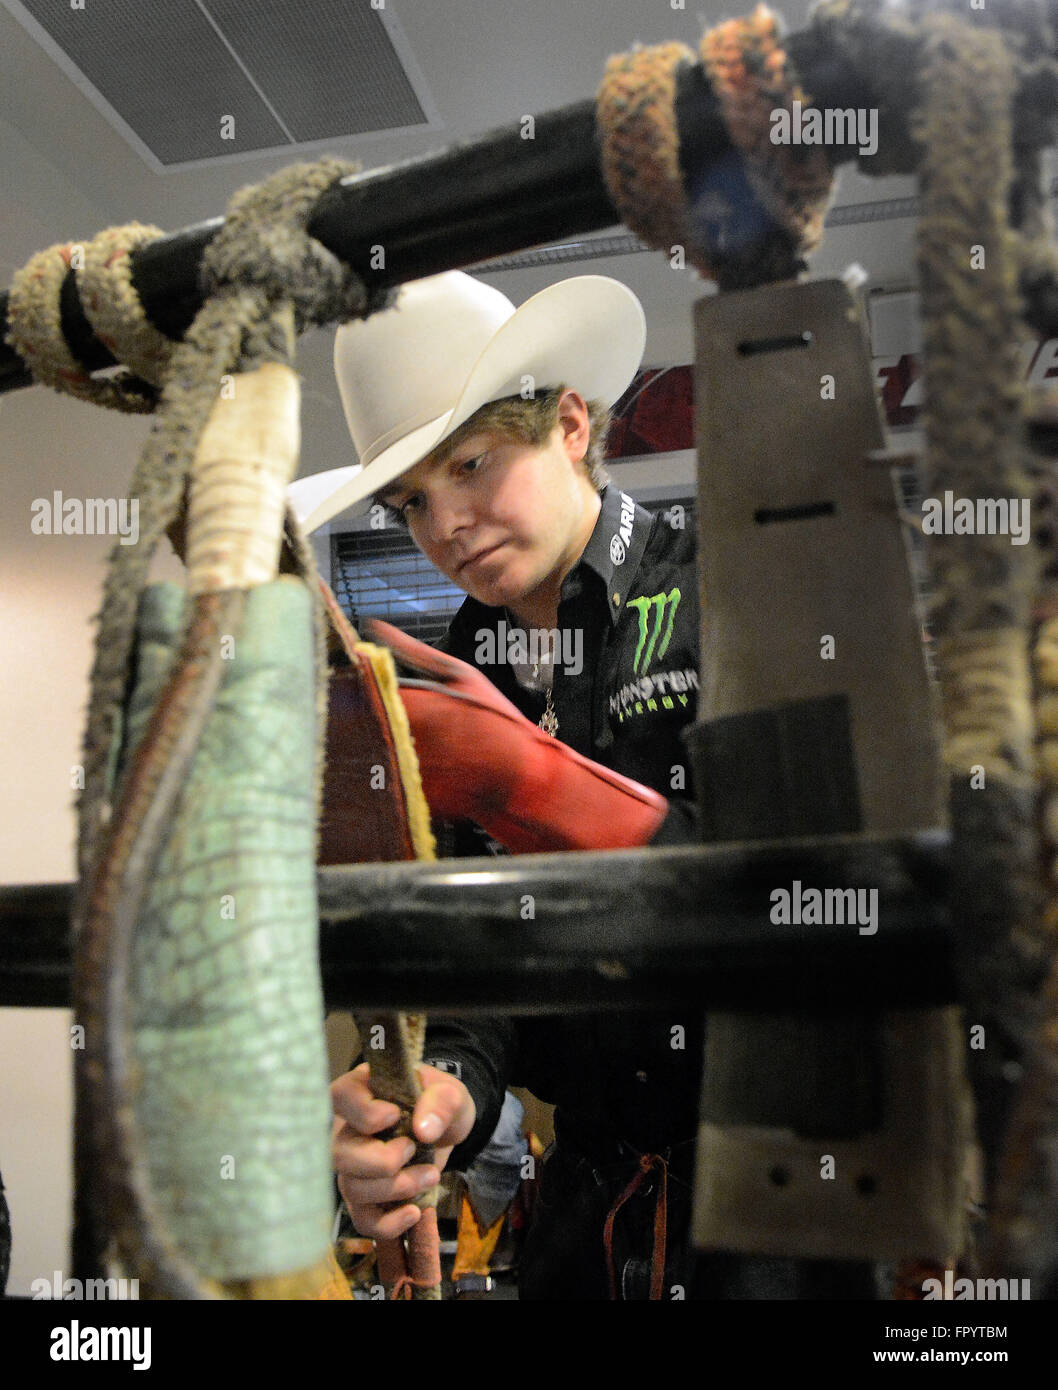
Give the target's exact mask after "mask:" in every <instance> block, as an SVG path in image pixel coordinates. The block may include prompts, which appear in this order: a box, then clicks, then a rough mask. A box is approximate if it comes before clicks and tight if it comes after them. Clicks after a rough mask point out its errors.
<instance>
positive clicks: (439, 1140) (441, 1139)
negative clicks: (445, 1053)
mask: <svg viewBox="0 0 1058 1390" xmlns="http://www.w3.org/2000/svg"><path fill="white" fill-rule="evenodd" d="M436 1074H437V1073H435V1075H436ZM474 1114H475V1111H474V1102H473V1100H472V1099H471V1096H470V1092H469V1091H468V1090H467V1088H466V1087H465V1086H464V1085H463V1083H462V1082H461V1081H456V1080H455V1079H454V1078H453V1077H451V1076H447V1075H445V1074H444V1073H441V1080H439V1081H436V1082H434V1083H432V1084H429V1085H427V1086H426V1087H424V1089H423V1093H422V1095H421V1096H420V1097H419V1099H418V1100H417V1101H416V1102H415V1112H414V1114H413V1115H412V1132H413V1133H414V1135H415V1137H416V1139H418V1140H420V1142H422V1143H423V1144H435V1145H436V1144H444V1145H450V1146H451V1145H455V1144H459V1143H462V1141H463V1140H464V1139H465V1138H466V1137H467V1135H468V1134H469V1133H470V1131H471V1129H472V1128H473V1126H474Z"/></svg>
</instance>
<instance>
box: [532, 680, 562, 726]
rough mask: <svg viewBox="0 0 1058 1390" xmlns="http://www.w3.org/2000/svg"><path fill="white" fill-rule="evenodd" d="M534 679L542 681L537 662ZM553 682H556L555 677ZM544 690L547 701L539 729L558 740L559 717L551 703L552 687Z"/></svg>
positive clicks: (546, 687)
mask: <svg viewBox="0 0 1058 1390" xmlns="http://www.w3.org/2000/svg"><path fill="white" fill-rule="evenodd" d="M533 677H534V679H536V680H539V679H540V663H539V662H537V663H536V664H535V665H534V667H533ZM552 680H554V677H553V676H552ZM544 688H545V691H546V693H547V700H546V703H545V705H544V712H543V714H542V715H541V716H540V724H539V727H540V728H541V729H543V731H544V733H545V734H550V735H551V737H552V738H558V715H557V714H556V713H555V706H554V704H553V703H552V701H551V686H550V685H548V686H545V687H544Z"/></svg>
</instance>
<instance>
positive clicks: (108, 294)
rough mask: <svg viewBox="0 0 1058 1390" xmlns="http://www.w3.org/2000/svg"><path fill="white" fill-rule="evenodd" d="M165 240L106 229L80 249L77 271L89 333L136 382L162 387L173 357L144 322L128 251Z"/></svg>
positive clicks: (155, 232)
mask: <svg viewBox="0 0 1058 1390" xmlns="http://www.w3.org/2000/svg"><path fill="white" fill-rule="evenodd" d="M161 236H164V233H163V231H162V229H161V228H160V227H147V226H144V225H143V224H142V223H139V222H129V223H126V224H125V225H124V226H122V227H106V228H104V230H103V231H101V232H99V233H98V235H96V236H94V237H93V238H92V240H91V241H90V242H89V243H88V245H87V246H86V247H85V250H84V267H83V269H80V270H77V284H78V291H79V294H80V298H81V307H82V308H83V309H84V313H85V317H86V318H87V319H88V321H89V323H90V324H91V325H92V331H93V332H94V333H95V335H96V337H97V338H98V339H99V341H100V342H101V343H103V345H104V346H105V347H107V348H108V349H109V350H110V352H111V353H112V355H113V356H114V357H116V358H117V360H118V361H119V362H124V363H125V365H126V366H128V367H130V368H131V369H132V370H133V371H134V372H135V373H136V375H137V376H138V377H142V379H143V380H144V381H149V382H150V383H151V384H152V385H153V386H161V385H162V382H163V380H164V377H165V369H166V367H167V366H168V364H169V359H170V358H171V357H172V355H173V346H174V345H173V341H172V339H171V338H167V337H166V336H165V334H164V333H160V332H159V331H158V329H157V328H155V326H154V324H153V323H151V321H150V319H148V317H147V315H146V313H145V311H144V308H143V305H142V304H141V303H140V297H139V295H138V294H137V293H136V287H135V286H134V285H133V283H132V261H131V260H130V252H132V251H135V250H136V249H137V248H138V247H141V246H147V245H149V244H150V243H151V242H152V241H157V240H158V238H159V237H161Z"/></svg>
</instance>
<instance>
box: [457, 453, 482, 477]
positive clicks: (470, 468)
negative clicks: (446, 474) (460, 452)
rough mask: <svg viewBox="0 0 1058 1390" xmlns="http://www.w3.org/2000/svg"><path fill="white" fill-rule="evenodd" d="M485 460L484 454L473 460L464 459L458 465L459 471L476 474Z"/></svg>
mask: <svg viewBox="0 0 1058 1390" xmlns="http://www.w3.org/2000/svg"><path fill="white" fill-rule="evenodd" d="M485 459H486V455H485V454H478V455H477V456H476V457H475V458H472V459H465V460H464V461H463V463H462V464H461V465H460V471H461V472H463V473H476V472H477V471H478V469H479V468H480V467H481V466H482V465H483V464H484V462H485Z"/></svg>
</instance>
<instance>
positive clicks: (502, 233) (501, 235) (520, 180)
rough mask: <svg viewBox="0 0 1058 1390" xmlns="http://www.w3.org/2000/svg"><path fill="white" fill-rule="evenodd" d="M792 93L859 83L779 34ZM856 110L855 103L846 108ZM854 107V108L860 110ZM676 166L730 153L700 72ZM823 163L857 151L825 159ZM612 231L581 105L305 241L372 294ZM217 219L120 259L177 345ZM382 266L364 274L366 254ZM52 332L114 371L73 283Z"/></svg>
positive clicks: (6, 369) (497, 141)
mask: <svg viewBox="0 0 1058 1390" xmlns="http://www.w3.org/2000/svg"><path fill="white" fill-rule="evenodd" d="M787 47H788V49H789V51H790V52H791V53H795V54H796V61H797V64H798V70H799V72H800V73H801V75H802V80H803V83H804V85H805V86H806V88H807V89H808V90H810V91H811V92H813V94H814V96H815V100H816V101H817V102H818V103H819V104H820V105H826V104H833V103H832V102H831V101H830V100H829V97H828V94H829V93H831V92H835V93H838V94H839V95H842V96H843V95H844V94H845V93H847V92H848V91H849V90H850V89H853V88H855V86H856V83H857V81H858V80H859V79H858V76H857V74H856V73H855V72H854V71H852V70H851V69H850V67H849V64H848V59H847V58H846V57H844V56H843V55H842V54H840V53H839V52H836V51H835V50H832V49H829V48H827V46H826V44H825V42H824V40H823V39H822V38H821V37H820V36H818V35H817V34H815V33H813V32H812V31H806V32H805V33H803V34H800V35H790V36H789V38H788V40H787ZM853 104H856V103H853ZM859 104H860V105H862V104H863V103H862V101H861V102H859ZM676 105H677V117H678V121H679V129H680V140H681V156H682V158H683V161H684V164H685V168H687V169H694V170H698V171H701V170H702V169H705V168H708V167H710V166H711V165H712V164H713V163H714V161H716V160H718V159H721V158H722V157H723V156H725V155H726V154H727V153H728V152H729V151H730V148H731V147H730V142H729V140H728V136H727V131H726V128H725V126H724V124H723V121H722V119H721V116H720V114H719V111H718V108H717V105H716V102H715V100H714V97H713V94H712V90H711V89H710V87H709V85H708V83H707V82H706V80H705V78H704V76H703V73H702V70H701V68H700V67H699V66H696V65H692V66H688V67H687V68H686V69H684V70H683V72H682V73H681V76H680V79H679V83H678V92H677V103H676ZM828 153H829V155H830V156H831V158H832V159H833V161H834V162H835V163H838V162H842V161H844V160H845V159H847V158H852V157H854V155H855V151H854V150H853V149H851V148H849V149H838V150H831V151H828ZM619 221H620V218H619V216H618V214H617V211H616V209H615V208H614V206H613V203H612V202H611V200H610V196H609V194H608V192H607V189H606V185H605V182H604V179H603V176H602V172H601V168H600V164H599V155H598V147H597V139H596V125H595V105H594V102H593V101H584V102H579V103H576V104H575V105H572V106H567V107H564V108H561V109H560V110H558V111H554V112H549V113H546V114H544V115H541V116H538V117H537V118H536V121H535V131H534V136H533V138H532V139H523V138H522V131H521V126H520V125H519V126H518V127H516V128H514V129H510V128H505V129H502V130H498V131H492V132H490V133H488V134H486V135H482V136H480V137H477V138H475V139H472V140H467V141H463V142H460V143H458V144H455V145H452V146H450V147H449V148H447V149H445V150H442V151H440V152H438V153H436V154H430V155H425V156H422V157H419V158H415V159H410V160H407V161H404V162H402V163H399V164H395V165H391V166H387V167H385V168H381V169H373V170H370V171H368V172H367V173H364V174H360V175H357V176H355V177H353V178H349V179H346V180H343V181H342V183H341V185H340V186H339V187H338V188H336V189H334V190H332V192H331V194H330V195H329V196H328V197H326V198H325V199H324V200H323V201H322V202H321V204H320V206H319V208H318V210H317V212H316V214H315V216H314V217H313V220H312V222H311V223H310V227H309V229H310V231H311V232H312V234H313V235H314V236H315V237H317V238H318V240H319V241H321V242H322V243H323V245H325V246H326V247H328V248H329V249H330V250H332V251H333V252H334V253H335V254H336V255H338V256H340V257H341V258H342V259H343V260H345V261H346V262H347V263H348V264H349V265H351V266H352V267H353V268H354V269H355V270H357V271H358V273H359V274H360V275H362V276H363V278H364V279H365V281H366V282H367V283H368V284H369V285H371V286H372V287H383V286H391V285H396V284H402V283H404V282H405V281H407V280H415V279H419V278H421V277H423V276H426V275H434V274H437V273H439V272H440V271H443V270H453V269H458V268H461V267H464V266H468V265H473V264H475V263H477V262H480V261H481V260H483V259H486V258H488V257H492V256H501V255H505V254H509V253H511V252H513V251H519V250H523V249H525V248H527V247H530V246H537V245H539V244H541V243H542V242H545V241H550V240H554V239H556V238H559V237H567V236H575V235H580V234H583V233H585V232H589V231H595V230H598V229H600V228H604V227H609V226H613V225H614V224H616V223H617V222H619ZM221 222H222V219H220V218H214V219H212V220H211V221H209V222H202V223H198V224H197V225H195V226H192V227H188V228H185V229H184V230H183V231H179V232H174V233H173V234H172V235H170V236H167V237H164V238H161V239H160V240H158V241H157V242H154V243H152V244H151V245H150V246H147V247H144V248H143V249H142V250H140V251H138V252H134V253H133V255H132V265H133V283H134V284H135V286H136V288H137V291H138V293H139V295H140V298H141V300H142V302H143V305H144V309H145V311H146V313H147V317H148V318H149V319H150V320H151V322H152V323H154V324H155V326H156V327H158V328H159V329H161V330H162V332H164V333H167V334H168V335H169V336H170V337H173V338H179V337H181V336H182V334H183V333H184V332H185V330H186V329H187V327H188V325H189V324H190V322H191V320H192V318H193V317H194V314H195V312H196V310H197V309H198V308H199V307H200V306H201V303H202V290H201V286H200V284H199V264H200V262H201V258H202V252H203V250H204V248H205V246H206V245H207V244H208V242H209V240H210V238H211V237H212V236H214V235H215V234H216V231H217V228H218V227H219V226H220V225H221ZM376 246H381V247H383V248H384V250H385V264H384V265H378V264H377V258H375V260H376V263H375V264H374V265H373V264H372V259H373V258H372V248H374V247H376ZM68 281H69V286H70V290H69V293H68V295H67V298H66V300H65V302H64V306H63V331H64V333H65V334H66V335H67V339H68V342H69V345H70V348H71V350H72V351H73V353H74V356H75V357H76V358H77V359H78V360H79V361H80V362H81V363H82V364H83V365H84V366H85V367H86V368H87V369H88V370H90V371H95V370H98V369H99V368H101V367H105V366H110V365H112V364H113V361H114V359H113V357H112V356H111V355H110V353H109V352H108V351H107V349H106V348H105V347H104V346H103V345H102V344H101V343H99V342H98V340H97V339H96V338H95V337H94V336H93V334H92V330H91V327H90V325H89V324H88V321H87V319H86V318H85V317H84V315H83V313H82V312H81V309H80V305H79V303H78V302H77V298H76V286H75V284H74V279H73V275H72V273H71V275H70V276H69V277H68ZM7 326H8V325H7V295H6V293H5V294H0V392H4V391H11V390H15V389H17V388H19V387H21V386H25V385H28V384H31V383H30V381H29V378H28V376H27V373H26V370H25V364H24V363H23V362H22V360H21V358H20V357H19V356H18V354H17V353H15V352H14V351H13V349H11V348H9V347H7V346H6V345H5V344H4V336H5V334H6V331H7Z"/></svg>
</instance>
